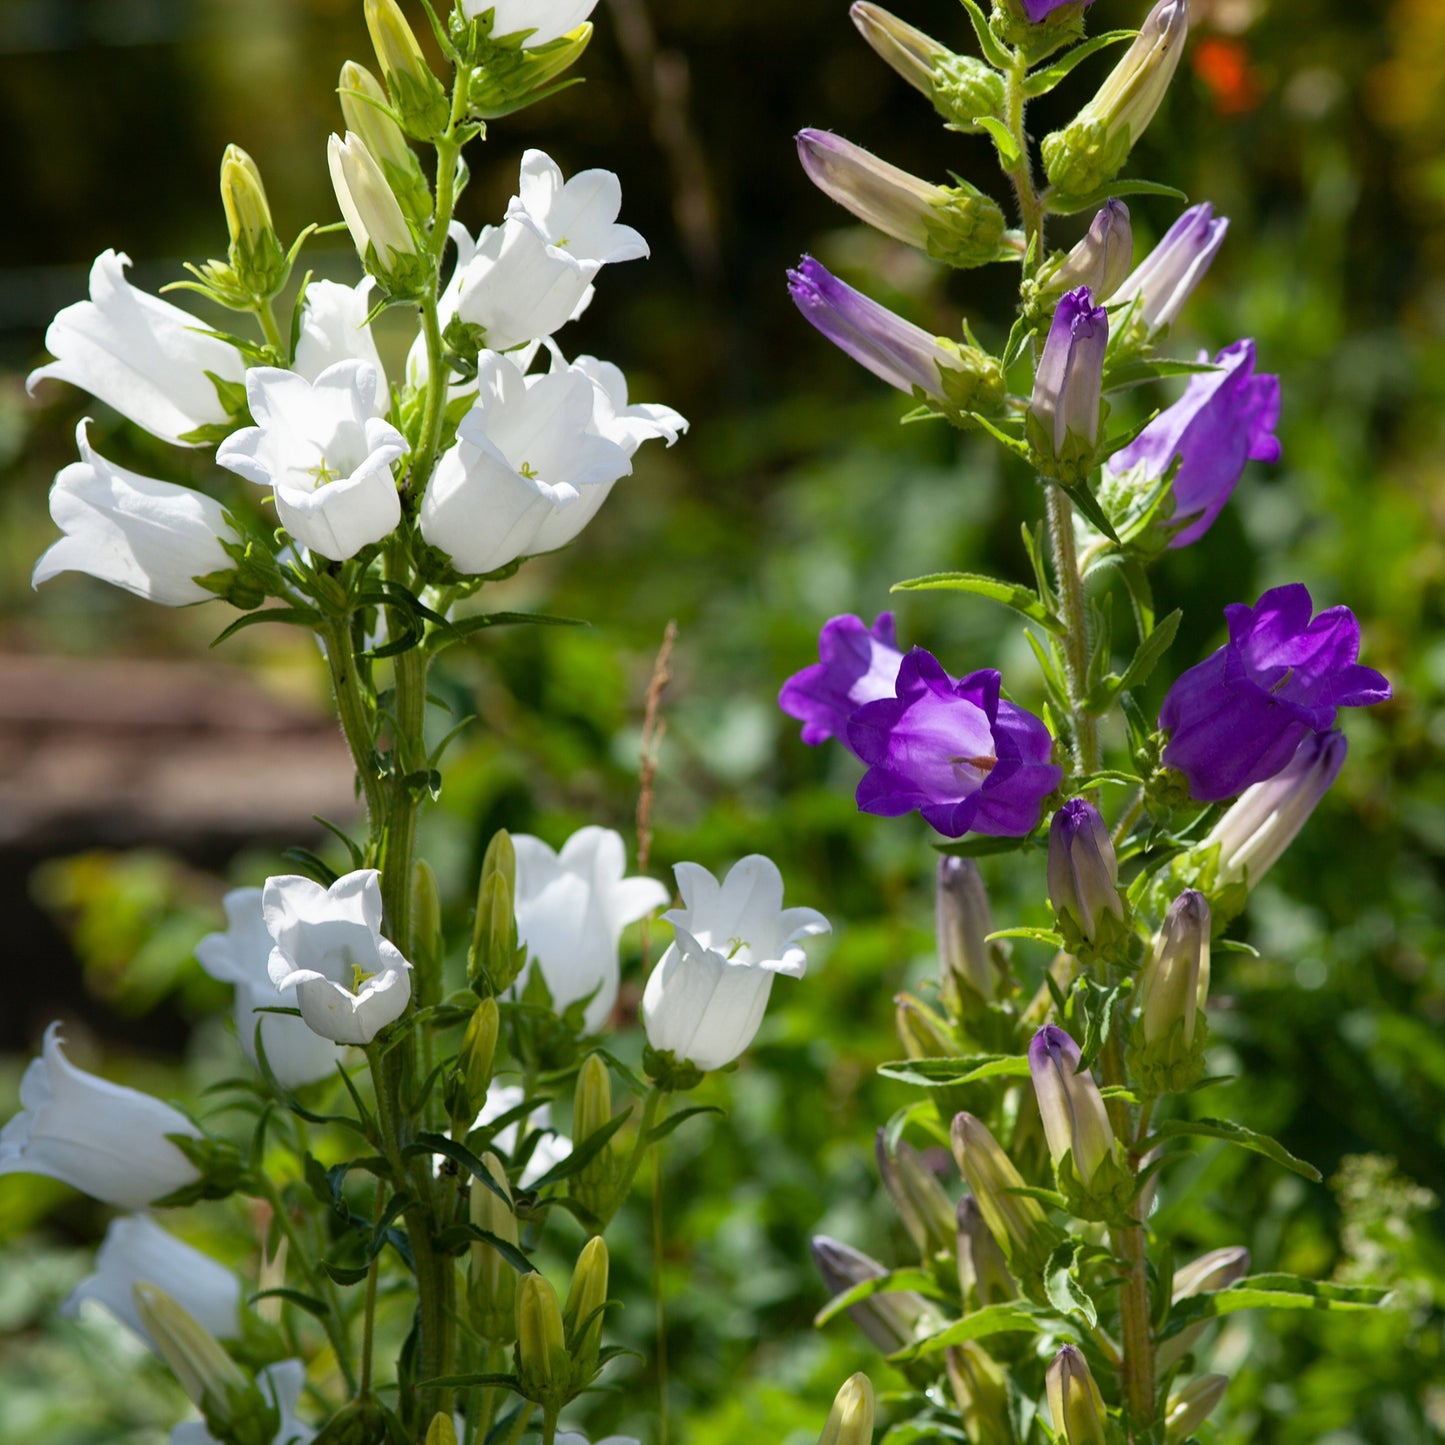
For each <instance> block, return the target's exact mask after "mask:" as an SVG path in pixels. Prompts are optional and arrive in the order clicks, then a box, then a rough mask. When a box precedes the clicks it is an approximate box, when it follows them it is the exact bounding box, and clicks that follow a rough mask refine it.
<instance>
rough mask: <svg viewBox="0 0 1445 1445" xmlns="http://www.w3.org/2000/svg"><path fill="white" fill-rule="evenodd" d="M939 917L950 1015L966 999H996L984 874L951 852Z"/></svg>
mask: <svg viewBox="0 0 1445 1445" xmlns="http://www.w3.org/2000/svg"><path fill="white" fill-rule="evenodd" d="M934 916H935V923H936V927H937V937H938V962H939V966H940V968H941V970H942V974H943V979H942V984H943V998H944V1002H945V1004H946V1006H947V1007H948V1009H949V1010H950V1012H952V1013H959V1012H961V1011H962V1010H963V1006H964V1001H965V1000H968V1001H969V1002H970V1003H975V1004H976V1001H977V1000H982V1001H985V1002H987V1001H989V1000H991V999H992V998H993V997H994V994H995V992H996V975H995V972H994V967H993V960H992V958H991V957H990V954H989V946H988V944H987V943H986V942H985V941H984V940H985V939H986V938H987V937H988V935H989V934H990V933H992V932H993V918H992V915H991V914H990V912H989V906H988V894H987V893H986V892H985V891H984V886H983V874H982V873H980V872H979V870H978V864H977V863H975V862H974V861H973V859H972V858H955V857H952V856H951V855H950V854H947V853H945V854H944V855H943V856H942V857H941V858H939V860H938V884H937V890H936V902H935V907H934Z"/></svg>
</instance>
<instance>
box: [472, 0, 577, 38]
mask: <svg viewBox="0 0 1445 1445" xmlns="http://www.w3.org/2000/svg"><path fill="white" fill-rule="evenodd" d="M596 4H597V0H462V14H463V15H465V16H466V17H467V19H468V20H480V19H481V17H482V16H483V15H485V14H486V13H487V11H488V10H491V11H492V12H493V15H492V39H494V40H501V39H503V38H504V37H505V36H508V35H516V34H518V33H519V32H526V31H529V30H530V31H531V32H532V33H531V34H530V35H528V36H527V37H526V39H525V40H523V41H522V48H523V49H524V50H531V49H532V48H533V47H534V46H537V45H546V44H547V43H548V42H549V41H553V40H558V39H560V38H561V37H562V36H564V35H566V34H567V32H568V31H570V30H575V29H576V28H577V27H578V26H579V25H580V24H581V23H582V22H583V21H584V20H585V19H586V18H587V17H588V16H589V15H590V14H591V13H592V11H593V9H594V8H595V6H596Z"/></svg>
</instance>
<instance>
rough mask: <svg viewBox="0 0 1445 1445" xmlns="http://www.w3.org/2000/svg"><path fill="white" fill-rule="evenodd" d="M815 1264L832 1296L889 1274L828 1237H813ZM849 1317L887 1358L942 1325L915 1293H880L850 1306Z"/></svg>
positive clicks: (817, 1235)
mask: <svg viewBox="0 0 1445 1445" xmlns="http://www.w3.org/2000/svg"><path fill="white" fill-rule="evenodd" d="M813 1262H814V1263H815V1264H816V1265H817V1266H818V1273H819V1274H821V1275H822V1276H823V1285H824V1288H826V1289H827V1291H828V1293H829V1294H830V1295H840V1294H843V1293H845V1292H846V1291H848V1290H850V1289H852V1288H853V1287H854V1285H859V1284H862V1283H863V1282H864V1281H865V1280H870V1279H882V1278H883V1276H884V1275H886V1274H887V1273H888V1271H887V1270H886V1269H885V1268H884V1267H883V1266H882V1265H881V1264H879V1263H878V1261H877V1260H876V1259H871V1258H869V1256H868V1255H866V1254H864V1253H863V1252H862V1251H861V1250H857V1249H854V1248H853V1247H852V1245H849V1244H844V1243H843V1242H842V1241H841V1240H837V1239H829V1238H828V1236H827V1235H825V1234H815V1235H814V1236H813ZM848 1314H849V1315H850V1316H851V1318H852V1320H853V1323H854V1324H856V1325H857V1326H858V1328H859V1329H860V1330H862V1331H863V1333H864V1334H865V1335H867V1337H868V1339H869V1340H870V1341H871V1342H872V1343H873V1345H874V1346H876V1347H877V1348H878V1349H880V1350H882V1351H883V1353H884V1354H885V1355H891V1354H893V1353H894V1352H895V1351H896V1350H901V1349H903V1348H904V1347H905V1346H906V1345H911V1344H912V1343H913V1341H914V1340H915V1339H916V1338H917V1337H918V1336H919V1335H920V1334H926V1333H928V1331H929V1330H931V1329H933V1328H934V1327H935V1326H936V1325H939V1324H942V1322H943V1321H942V1317H941V1316H940V1315H939V1314H938V1312H937V1311H936V1310H935V1309H934V1308H933V1306H932V1305H930V1304H929V1303H928V1301H927V1300H926V1299H924V1297H923V1296H922V1295H921V1294H917V1293H915V1292H914V1291H912V1290H880V1291H879V1292H878V1293H877V1294H873V1295H869V1296H868V1298H867V1299H863V1300H859V1301H858V1303H857V1304H853V1305H849V1306H848Z"/></svg>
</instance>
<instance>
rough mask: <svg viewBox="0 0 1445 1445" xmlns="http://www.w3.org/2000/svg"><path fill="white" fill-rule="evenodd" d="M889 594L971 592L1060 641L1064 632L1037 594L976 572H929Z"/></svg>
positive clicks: (1065, 628)
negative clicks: (1010, 609)
mask: <svg viewBox="0 0 1445 1445" xmlns="http://www.w3.org/2000/svg"><path fill="white" fill-rule="evenodd" d="M889 590H890V591H892V592H971V593H972V594H973V595H974V596H975V597H987V598H988V599H989V601H990V602H1001V603H1002V604H1003V605H1004V606H1005V607H1011V608H1012V609H1013V610H1014V611H1015V612H1018V613H1021V614H1022V615H1023V616H1024V617H1027V618H1028V619H1029V621H1030V622H1037V623H1038V624H1039V626H1040V627H1043V628H1045V629H1047V630H1048V631H1049V632H1053V633H1056V634H1057V635H1058V636H1060V637H1063V636H1065V635H1066V634H1067V632H1068V628H1067V627H1065V626H1064V624H1063V623H1062V622H1061V621H1060V620H1059V619H1058V618H1057V617H1055V616H1054V614H1053V613H1052V612H1050V611H1049V609H1048V608H1047V607H1045V606H1044V604H1043V602H1042V601H1041V600H1040V598H1039V595H1038V593H1037V592H1035V591H1033V590H1032V589H1031V588H1028V587H1024V586H1022V585H1021V584H1020V583H1018V582H1001V581H999V579H998V578H996V577H984V576H982V575H981V574H980V573H977V572H933V573H930V574H929V575H928V576H926V577H913V578H910V579H909V580H908V581H907V582H895V583H894V584H893V586H892V587H891V588H890V589H889Z"/></svg>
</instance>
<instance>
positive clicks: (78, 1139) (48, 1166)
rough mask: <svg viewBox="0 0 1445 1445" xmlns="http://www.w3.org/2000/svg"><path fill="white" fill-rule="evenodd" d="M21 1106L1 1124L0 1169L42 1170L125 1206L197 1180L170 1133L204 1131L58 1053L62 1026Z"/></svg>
mask: <svg viewBox="0 0 1445 1445" xmlns="http://www.w3.org/2000/svg"><path fill="white" fill-rule="evenodd" d="M20 1103H21V1112H20V1113H19V1114H17V1115H16V1116H15V1117H14V1118H13V1119H11V1121H10V1122H9V1123H8V1124H6V1125H5V1127H4V1129H0V1174H44V1175H47V1176H48V1177H49V1178H51V1179H59V1180H60V1181H61V1182H62V1183H65V1184H69V1185H71V1186H72V1187H73V1188H75V1189H79V1190H80V1191H81V1192H82V1193H85V1194H89V1195H90V1196H91V1197H92V1198H93V1199H99V1200H101V1201H102V1202H103V1203H105V1204H114V1205H117V1206H118V1207H119V1208H121V1209H141V1208H143V1207H144V1206H145V1205H147V1204H149V1203H150V1202H151V1201H152V1200H154V1199H161V1198H163V1197H164V1196H165V1195H167V1194H171V1193H174V1191H176V1190H177V1189H181V1188H184V1187H185V1186H186V1185H188V1184H194V1183H195V1182H196V1180H197V1179H199V1178H200V1171H199V1170H198V1169H197V1168H196V1166H195V1165H194V1164H192V1163H191V1161H190V1160H189V1159H187V1158H186V1156H185V1155H184V1154H183V1153H181V1151H180V1150H179V1149H178V1148H177V1147H176V1146H175V1145H174V1144H172V1143H171V1141H170V1140H169V1139H167V1138H166V1135H167V1134H186V1135H189V1136H190V1137H191V1138H192V1139H199V1138H200V1137H201V1131H200V1130H199V1129H197V1128H196V1126H195V1125H194V1124H192V1123H191V1121H190V1120H189V1119H187V1118H186V1116H185V1115H184V1114H182V1113H180V1112H179V1111H177V1110H175V1109H172V1108H171V1106H170V1105H169V1104H163V1103H161V1101H160V1100H159V1099H153V1098H151V1096H150V1095H149V1094H142V1093H141V1092H140V1090H139V1089H128V1088H126V1087H125V1086H124V1085H123V1084H112V1083H111V1082H110V1081H109V1080H108V1079H102V1078H98V1077H97V1076H96V1075H95V1074H88V1073H86V1071H85V1070H84V1069H77V1068H76V1067H75V1065H74V1064H72V1063H71V1062H70V1061H69V1060H68V1059H67V1058H66V1057H65V1055H64V1054H63V1053H61V1051H60V1024H59V1023H53V1024H51V1025H50V1027H49V1028H47V1029H46V1030H45V1045H44V1048H43V1050H42V1052H41V1055H40V1057H39V1058H38V1059H33V1060H32V1061H31V1063H30V1066H29V1068H27V1069H26V1070H25V1076H24V1078H22V1079H21V1081H20Z"/></svg>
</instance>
